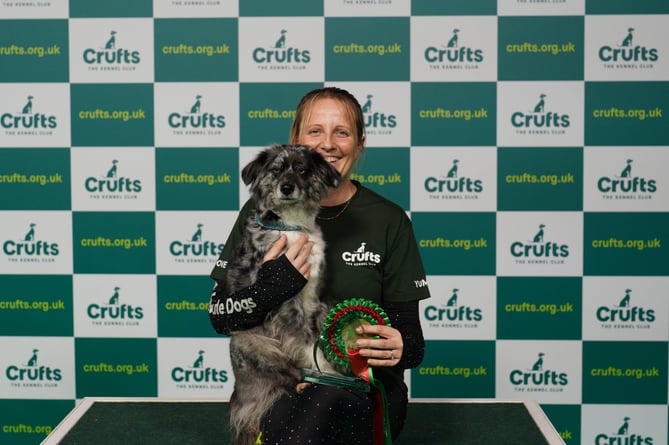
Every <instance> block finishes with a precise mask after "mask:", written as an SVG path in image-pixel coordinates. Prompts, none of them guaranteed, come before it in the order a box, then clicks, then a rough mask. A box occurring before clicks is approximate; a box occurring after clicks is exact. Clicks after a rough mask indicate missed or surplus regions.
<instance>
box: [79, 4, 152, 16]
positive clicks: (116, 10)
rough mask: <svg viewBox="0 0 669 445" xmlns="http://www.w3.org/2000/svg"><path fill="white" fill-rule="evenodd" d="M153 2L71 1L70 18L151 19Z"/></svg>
mask: <svg viewBox="0 0 669 445" xmlns="http://www.w3.org/2000/svg"><path fill="white" fill-rule="evenodd" d="M152 15H153V0H114V1H113V2H92V1H90V0H70V17H74V18H84V17H151V16H152Z"/></svg>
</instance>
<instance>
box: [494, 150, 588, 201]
mask: <svg viewBox="0 0 669 445" xmlns="http://www.w3.org/2000/svg"><path fill="white" fill-rule="evenodd" d="M497 209H498V210H533V211H541V210H583V148H582V147H567V148H561V147H560V148H558V147H540V148H538V147H529V148H506V147H505V148H500V149H498V151H497Z"/></svg>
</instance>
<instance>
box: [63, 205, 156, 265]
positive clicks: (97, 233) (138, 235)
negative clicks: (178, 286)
mask: <svg viewBox="0 0 669 445" xmlns="http://www.w3.org/2000/svg"><path fill="white" fill-rule="evenodd" d="M72 227H73V234H72V237H73V242H74V252H73V254H74V273H130V274H133V273H135V274H145V273H155V271H156V241H155V240H156V229H155V213H154V212H74V213H73V215H72Z"/></svg>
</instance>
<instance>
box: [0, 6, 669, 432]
mask: <svg viewBox="0 0 669 445" xmlns="http://www.w3.org/2000/svg"><path fill="white" fill-rule="evenodd" d="M322 85H338V86H341V87H344V88H347V89H349V90H350V91H351V92H353V93H354V94H355V95H356V96H357V97H358V98H359V100H360V101H361V103H362V104H363V106H364V110H365V118H366V125H367V134H368V149H367V152H366V156H365V159H364V162H363V163H362V164H361V165H360V166H359V168H358V169H357V170H356V172H355V175H354V176H355V178H356V179H358V180H359V181H360V182H362V183H363V184H365V185H367V186H369V187H370V188H372V189H374V190H376V191H378V192H380V193H381V194H383V195H385V196H386V197H388V198H390V199H392V200H393V201H395V202H397V203H398V204H400V205H401V206H402V207H403V208H404V209H406V211H407V213H408V214H409V215H410V216H411V219H412V220H413V223H414V229H415V233H416V237H417V239H418V242H419V245H420V250H421V253H422V256H423V260H424V263H425V266H426V269H427V273H428V277H427V281H428V283H429V286H430V288H431V291H432V295H433V298H432V299H430V300H428V301H425V302H423V303H422V304H421V319H422V323H423V328H424V331H425V335H426V339H427V349H426V356H425V360H424V362H423V364H422V365H421V366H420V367H418V368H416V369H414V370H411V371H410V372H407V377H408V380H409V382H410V392H411V397H412V398H414V399H420V398H453V397H458V398H459V397H467V398H500V399H526V398H528V399H535V400H537V401H538V402H539V403H540V404H541V405H542V407H543V408H544V410H545V411H546V413H547V414H548V416H549V417H550V419H551V420H552V421H553V423H554V424H555V426H556V428H557V429H558V431H559V432H560V433H561V434H562V436H563V437H564V439H565V442H566V443H567V444H589V445H604V444H609V445H610V444H616V445H618V444H619V445H632V444H648V445H650V444H653V445H660V444H667V442H668V431H667V430H668V428H667V423H668V416H669V414H668V400H667V398H668V375H667V374H668V373H667V368H668V341H669V122H668V121H669V1H667V0H629V1H624V0H448V1H433V0H414V1H413V2H411V1H409V0H323V1H316V0H291V1H281V2H277V1H273V0H239V1H237V0H153V1H152V0H116V1H113V2H93V1H88V0H70V1H69V2H68V1H64V0H2V1H1V2H0V244H1V245H2V249H1V250H0V350H1V351H2V352H1V353H0V371H1V372H0V442H2V443H12V444H33V443H39V441H40V440H41V439H43V438H44V436H45V435H46V433H48V431H49V430H50V429H52V428H53V427H54V426H55V425H56V424H57V423H58V422H59V421H60V420H61V419H62V417H63V416H64V415H65V414H66V413H67V412H69V411H70V410H71V409H72V408H73V407H74V406H75V403H76V401H77V400H78V399H81V398H83V397H85V396H141V397H166V398H197V399H203V398H207V399H208V398H213V399H227V398H228V397H229V396H230V393H231V388H232V384H233V379H234V377H233V375H232V370H231V367H230V361H229V358H228V348H227V347H228V339H227V338H225V337H221V336H218V335H217V334H215V333H214V331H213V330H212V328H211V327H210V325H209V321H208V317H207V311H206V309H207V302H208V298H209V293H210V289H211V285H212V282H211V280H210V279H209V278H208V273H209V271H210V269H211V268H212V266H213V264H214V262H215V260H216V257H217V254H218V252H219V251H220V249H221V248H222V246H223V244H224V242H225V239H226V236H227V234H228V232H229V230H230V227H231V225H232V223H233V221H234V219H235V216H236V214H237V210H238V209H239V206H240V203H241V202H243V201H244V200H245V199H246V196H247V192H246V191H245V190H244V188H243V186H242V185H241V184H240V180H239V171H240V166H243V165H244V164H245V163H246V162H248V161H249V160H250V159H251V158H252V157H253V156H254V154H255V153H256V152H257V151H258V150H259V149H260V148H262V147H264V146H266V145H268V144H270V143H273V142H285V141H286V140H287V135H288V129H289V125H290V122H291V119H292V117H293V110H294V109H295V106H296V103H297V101H298V99H299V98H300V97H301V95H302V94H303V93H305V92H306V91H308V90H310V89H312V88H314V87H319V86H322ZM353 247H356V246H353ZM351 297H364V295H351ZM434 422H439V419H434ZM625 425H626V426H627V428H625Z"/></svg>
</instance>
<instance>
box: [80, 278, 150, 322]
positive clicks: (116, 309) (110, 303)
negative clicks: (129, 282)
mask: <svg viewBox="0 0 669 445" xmlns="http://www.w3.org/2000/svg"><path fill="white" fill-rule="evenodd" d="M120 290H121V288H120V287H118V286H116V287H114V292H113V293H112V295H111V297H109V298H108V299H107V301H106V303H100V304H98V303H93V304H89V305H88V308H86V315H88V317H89V318H90V319H92V320H94V323H96V324H102V323H104V324H105V325H123V326H128V325H138V324H139V321H138V320H141V319H142V318H144V308H142V307H141V306H133V305H131V304H125V303H121V302H120V292H119V291H120Z"/></svg>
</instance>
